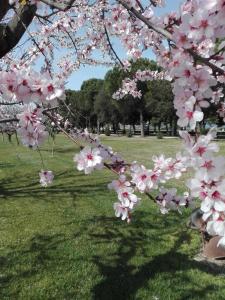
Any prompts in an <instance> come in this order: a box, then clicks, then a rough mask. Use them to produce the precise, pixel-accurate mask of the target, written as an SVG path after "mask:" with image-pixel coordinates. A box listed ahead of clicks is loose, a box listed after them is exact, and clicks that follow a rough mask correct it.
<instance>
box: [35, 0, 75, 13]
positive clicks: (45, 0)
mask: <svg viewBox="0 0 225 300" xmlns="http://www.w3.org/2000/svg"><path fill="white" fill-rule="evenodd" d="M40 1H41V2H43V3H45V4H47V5H49V6H51V7H53V8H57V9H59V10H62V11H65V10H67V9H70V8H71V7H72V5H73V3H74V2H75V0H70V1H68V2H67V3H65V4H62V3H60V2H57V1H53V0H40Z"/></svg>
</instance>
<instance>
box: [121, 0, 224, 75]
mask: <svg viewBox="0 0 225 300" xmlns="http://www.w3.org/2000/svg"><path fill="white" fill-rule="evenodd" d="M118 2H119V3H120V4H121V5H122V6H123V7H125V8H126V9H127V10H128V11H130V12H131V13H132V14H133V15H134V16H135V17H136V18H138V19H139V20H141V21H142V22H143V23H144V24H145V25H147V26H148V28H149V29H152V30H153V31H155V32H157V33H159V34H161V35H162V36H164V37H165V38H166V39H167V40H170V41H172V42H173V43H174V45H175V46H176V43H175V41H174V40H173V37H172V35H171V33H170V32H169V31H167V30H165V29H163V28H161V27H158V26H156V25H155V24H154V23H152V22H151V21H149V20H148V19H147V18H145V17H144V16H143V15H142V14H141V13H140V12H139V11H137V10H136V9H135V8H134V7H131V6H130V5H129V4H127V3H126V2H125V1H124V0H118ZM185 50H186V51H187V52H188V53H189V54H190V55H191V56H192V57H193V58H194V59H195V60H197V61H200V62H201V63H203V64H205V65H206V66H208V67H210V68H211V69H212V70H213V71H214V72H217V73H218V74H220V75H224V74H225V72H224V70H223V69H221V68H220V67H218V66H217V65H215V64H213V63H211V62H210V61H209V59H207V58H205V57H202V56H201V55H199V54H198V53H196V52H195V51H194V50H192V49H185Z"/></svg>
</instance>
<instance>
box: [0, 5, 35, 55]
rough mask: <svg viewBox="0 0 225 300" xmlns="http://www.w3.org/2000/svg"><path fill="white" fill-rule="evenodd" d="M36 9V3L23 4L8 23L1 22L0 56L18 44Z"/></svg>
mask: <svg viewBox="0 0 225 300" xmlns="http://www.w3.org/2000/svg"><path fill="white" fill-rule="evenodd" d="M36 10H37V8H36V6H35V5H24V6H21V7H20V8H18V9H17V10H16V11H15V14H14V16H13V17H12V19H11V20H10V21H9V22H8V23H7V24H0V58H2V57H3V56H5V55H6V54H7V53H8V52H9V51H11V50H12V49H13V48H14V47H15V46H16V45H17V44H18V42H19V41H20V39H21V38H22V36H23V35H24V33H25V32H26V30H27V27H28V26H29V25H30V24H31V22H32V20H33V18H34V15H35V12H36Z"/></svg>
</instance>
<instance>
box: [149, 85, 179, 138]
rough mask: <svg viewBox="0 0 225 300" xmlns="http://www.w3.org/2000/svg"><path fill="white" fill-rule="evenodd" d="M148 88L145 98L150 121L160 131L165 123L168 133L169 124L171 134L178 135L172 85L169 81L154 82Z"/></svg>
mask: <svg viewBox="0 0 225 300" xmlns="http://www.w3.org/2000/svg"><path fill="white" fill-rule="evenodd" d="M147 88H148V91H147V93H146V94H145V96H144V98H145V109H146V114H147V115H148V117H149V120H150V121H151V122H152V124H153V126H154V127H156V126H158V130H160V127H161V123H164V124H165V126H166V128H167V131H168V124H169V125H170V132H171V133H172V134H174V135H176V121H177V117H176V112H175V109H174V107H173V93H172V88H171V83H170V82H169V81H167V80H154V81H151V82H148V86H147Z"/></svg>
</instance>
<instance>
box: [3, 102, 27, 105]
mask: <svg viewBox="0 0 225 300" xmlns="http://www.w3.org/2000/svg"><path fill="white" fill-rule="evenodd" d="M16 104H22V102H0V105H16Z"/></svg>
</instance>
